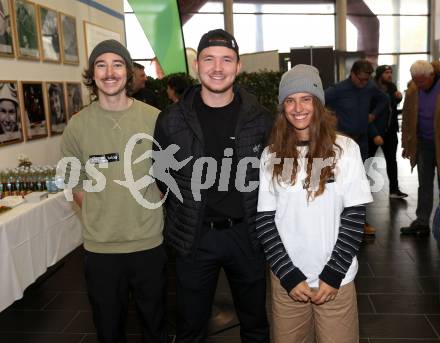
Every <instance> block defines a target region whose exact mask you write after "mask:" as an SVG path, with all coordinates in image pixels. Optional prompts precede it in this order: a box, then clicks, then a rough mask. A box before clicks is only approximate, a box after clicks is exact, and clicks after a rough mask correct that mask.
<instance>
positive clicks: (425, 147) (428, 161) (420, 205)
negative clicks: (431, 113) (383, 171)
mask: <svg viewBox="0 0 440 343" xmlns="http://www.w3.org/2000/svg"><path fill="white" fill-rule="evenodd" d="M436 166H437V164H436V154H435V142H430V141H426V140H423V139H419V140H418V141H417V174H418V178H419V188H418V194H417V209H416V216H417V219H416V220H415V223H416V224H420V225H429V218H430V216H431V212H432V206H433V198H434V175H435V170H436V169H437V168H436ZM437 181H438V184H439V187H440V177H439V173H438V170H437Z"/></svg>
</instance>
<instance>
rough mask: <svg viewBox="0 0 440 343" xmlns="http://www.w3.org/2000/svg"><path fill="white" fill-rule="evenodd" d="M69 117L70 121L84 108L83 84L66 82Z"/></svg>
mask: <svg viewBox="0 0 440 343" xmlns="http://www.w3.org/2000/svg"><path fill="white" fill-rule="evenodd" d="M66 97H67V116H68V118H69V119H70V118H71V117H72V116H73V115H75V114H76V113H78V112H79V111H80V110H81V109H82V108H83V101H82V92H81V83H80V82H66Z"/></svg>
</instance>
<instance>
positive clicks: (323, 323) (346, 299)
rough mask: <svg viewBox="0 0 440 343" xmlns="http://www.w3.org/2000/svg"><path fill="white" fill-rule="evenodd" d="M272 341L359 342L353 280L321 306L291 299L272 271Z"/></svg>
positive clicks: (280, 342) (290, 342) (291, 342)
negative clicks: (333, 298) (331, 299)
mask: <svg viewBox="0 0 440 343" xmlns="http://www.w3.org/2000/svg"><path fill="white" fill-rule="evenodd" d="M270 281H271V286H272V337H273V342H274V343H315V342H316V343H358V342H359V323H358V311H357V301H356V290H355V287H354V282H350V283H348V284H346V285H344V286H342V287H341V288H340V289H339V291H338V294H337V296H336V299H335V300H333V301H329V302H326V303H324V304H322V305H315V304H313V303H311V302H308V303H303V302H299V301H294V300H293V299H292V298H290V297H289V295H288V294H287V292H286V290H285V289H284V288H283V287H282V286H281V284H280V281H279V279H278V278H277V277H276V276H275V275H274V274H273V273H272V272H271V280H270Z"/></svg>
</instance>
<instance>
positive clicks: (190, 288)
mask: <svg viewBox="0 0 440 343" xmlns="http://www.w3.org/2000/svg"><path fill="white" fill-rule="evenodd" d="M205 229H206V230H205V231H207V232H205V233H204V234H203V235H202V237H201V239H200V242H199V246H198V249H197V252H196V255H195V257H184V258H182V257H179V256H178V257H177V258H176V277H177V312H178V316H177V337H176V343H203V342H205V341H206V338H207V324H208V321H209V318H210V317H211V309H212V305H213V298H214V294H215V290H216V287H217V281H218V277H219V273H220V268H223V269H224V271H225V274H226V276H227V278H228V282H229V286H230V288H231V292H232V297H233V299H234V305H235V309H236V312H237V316H238V319H239V321H240V336H241V341H242V342H243V343H260V342H261V343H262V342H264V343H268V342H269V341H270V338H269V324H268V322H267V316H266V280H265V260H264V255H263V253H256V252H254V250H253V248H252V246H251V243H250V239H249V234H248V228H247V224H245V223H241V224H238V225H236V226H233V227H232V228H229V229H225V230H215V229H208V228H205Z"/></svg>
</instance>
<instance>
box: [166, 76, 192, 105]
mask: <svg viewBox="0 0 440 343" xmlns="http://www.w3.org/2000/svg"><path fill="white" fill-rule="evenodd" d="M188 86H189V83H188V81H187V79H186V78H185V77H183V76H179V75H173V76H171V77H170V78H169V79H168V81H167V96H168V99H170V100H171V101H172V102H178V101H179V99H180V98H181V97H182V94H183V92H184V91H185V90H186V89H187V88H188Z"/></svg>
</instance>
